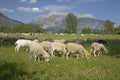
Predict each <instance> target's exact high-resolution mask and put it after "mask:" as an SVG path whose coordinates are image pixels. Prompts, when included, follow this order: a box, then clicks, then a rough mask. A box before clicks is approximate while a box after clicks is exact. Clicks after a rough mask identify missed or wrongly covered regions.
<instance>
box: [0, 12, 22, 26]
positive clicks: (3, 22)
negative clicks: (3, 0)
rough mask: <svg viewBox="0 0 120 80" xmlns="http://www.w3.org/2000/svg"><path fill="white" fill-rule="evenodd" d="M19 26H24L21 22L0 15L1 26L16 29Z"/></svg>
mask: <svg viewBox="0 0 120 80" xmlns="http://www.w3.org/2000/svg"><path fill="white" fill-rule="evenodd" d="M17 24H23V23H22V22H20V21H17V20H14V19H11V18H9V17H7V16H5V15H4V14H2V13H0V26H5V27H14V26H15V25H17Z"/></svg>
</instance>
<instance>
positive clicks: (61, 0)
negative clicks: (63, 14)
mask: <svg viewBox="0 0 120 80" xmlns="http://www.w3.org/2000/svg"><path fill="white" fill-rule="evenodd" d="M56 1H57V2H68V1H70V0H56Z"/></svg>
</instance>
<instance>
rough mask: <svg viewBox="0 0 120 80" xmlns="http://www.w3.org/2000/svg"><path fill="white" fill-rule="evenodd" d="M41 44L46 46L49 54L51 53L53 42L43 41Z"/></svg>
mask: <svg viewBox="0 0 120 80" xmlns="http://www.w3.org/2000/svg"><path fill="white" fill-rule="evenodd" d="M40 44H41V46H42V47H43V48H44V50H45V51H47V52H48V53H49V54H51V53H50V52H51V48H52V42H49V41H43V42H41V43H40Z"/></svg>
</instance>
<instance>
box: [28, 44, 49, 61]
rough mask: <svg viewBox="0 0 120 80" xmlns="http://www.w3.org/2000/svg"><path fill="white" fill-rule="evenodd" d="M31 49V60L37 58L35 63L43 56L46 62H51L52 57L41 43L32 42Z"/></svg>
mask: <svg viewBox="0 0 120 80" xmlns="http://www.w3.org/2000/svg"><path fill="white" fill-rule="evenodd" d="M29 49H30V58H32V56H34V57H35V61H36V60H37V59H38V60H40V56H43V58H44V59H45V61H49V60H50V55H49V54H48V53H47V52H46V51H45V50H44V49H43V47H42V46H41V44H40V43H36V42H32V43H31V44H30V46H29Z"/></svg>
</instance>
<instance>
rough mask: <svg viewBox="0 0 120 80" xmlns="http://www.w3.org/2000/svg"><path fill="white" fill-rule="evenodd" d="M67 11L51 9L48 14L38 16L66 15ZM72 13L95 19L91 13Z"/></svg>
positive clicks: (80, 16) (79, 16) (78, 16)
mask: <svg viewBox="0 0 120 80" xmlns="http://www.w3.org/2000/svg"><path fill="white" fill-rule="evenodd" d="M68 13H69V12H58V11H51V12H49V13H48V14H45V15H40V16H38V17H41V16H42V17H46V18H48V17H50V16H52V15H62V16H66V15H67V14H68ZM73 14H74V15H76V17H77V18H93V19H95V16H93V15H92V14H79V13H73Z"/></svg>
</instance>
